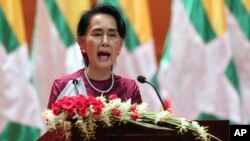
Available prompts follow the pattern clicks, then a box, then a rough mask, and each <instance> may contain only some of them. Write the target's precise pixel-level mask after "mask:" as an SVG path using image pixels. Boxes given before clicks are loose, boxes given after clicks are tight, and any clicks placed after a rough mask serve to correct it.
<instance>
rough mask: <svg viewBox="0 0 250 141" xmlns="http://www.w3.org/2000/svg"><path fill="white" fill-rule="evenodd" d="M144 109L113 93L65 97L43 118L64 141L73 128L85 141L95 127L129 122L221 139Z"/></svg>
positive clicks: (164, 113) (199, 137) (192, 124)
mask: <svg viewBox="0 0 250 141" xmlns="http://www.w3.org/2000/svg"><path fill="white" fill-rule="evenodd" d="M146 107H147V104H146V103H142V104H131V100H127V101H125V102H122V101H121V99H120V98H118V97H117V95H116V94H113V95H111V96H110V97H109V98H108V99H106V98H105V97H104V96H100V97H92V96H84V95H77V96H71V97H68V96H65V97H63V98H62V99H60V100H58V101H57V102H56V103H54V104H53V105H52V107H51V109H47V110H45V111H44V112H43V113H42V116H43V118H44V120H45V122H46V125H47V128H48V129H49V130H53V129H56V128H58V127H60V128H62V129H63V131H64V133H65V138H66V139H70V137H71V129H72V127H73V126H75V127H77V128H78V129H79V130H80V132H81V136H82V137H83V138H84V140H90V139H94V138H95V129H96V128H97V127H98V126H101V127H104V128H106V127H112V126H113V125H114V124H115V123H124V124H126V123H127V122H130V123H133V124H137V125H140V126H146V127H148V128H157V129H163V130H177V131H178V133H180V134H183V133H185V132H187V131H192V132H193V134H194V135H195V137H196V139H197V140H205V141H207V140H210V139H211V138H214V139H216V140H220V139H218V138H216V137H215V136H213V135H211V134H209V133H208V132H207V131H208V128H207V127H203V126H200V125H199V124H198V123H197V122H196V121H189V120H185V119H184V118H176V117H173V116H172V114H171V113H170V112H169V111H167V110H165V111H160V112H158V113H150V112H146ZM72 121H74V122H72ZM159 123H168V124H171V125H174V126H175V128H174V129H172V128H168V127H163V126H160V125H158V124H159Z"/></svg>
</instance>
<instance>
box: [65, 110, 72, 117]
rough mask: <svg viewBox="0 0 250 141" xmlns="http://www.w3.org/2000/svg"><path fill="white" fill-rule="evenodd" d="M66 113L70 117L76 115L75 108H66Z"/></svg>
mask: <svg viewBox="0 0 250 141" xmlns="http://www.w3.org/2000/svg"><path fill="white" fill-rule="evenodd" d="M66 113H67V115H68V116H69V117H72V116H73V115H74V108H70V109H66Z"/></svg>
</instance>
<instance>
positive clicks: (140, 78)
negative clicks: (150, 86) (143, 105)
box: [137, 75, 147, 83]
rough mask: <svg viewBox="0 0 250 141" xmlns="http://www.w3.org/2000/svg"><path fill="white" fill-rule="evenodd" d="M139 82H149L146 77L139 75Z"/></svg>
mask: <svg viewBox="0 0 250 141" xmlns="http://www.w3.org/2000/svg"><path fill="white" fill-rule="evenodd" d="M137 80H138V81H139V82H141V83H145V82H147V81H146V77H144V76H141V75H139V76H138V77H137Z"/></svg>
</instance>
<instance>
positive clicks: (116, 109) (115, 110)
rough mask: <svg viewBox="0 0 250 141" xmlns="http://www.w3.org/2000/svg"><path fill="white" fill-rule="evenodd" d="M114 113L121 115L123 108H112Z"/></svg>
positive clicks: (117, 115) (116, 115) (114, 114)
mask: <svg viewBox="0 0 250 141" xmlns="http://www.w3.org/2000/svg"><path fill="white" fill-rule="evenodd" d="M112 115H113V116H115V117H119V116H120V115H121V110H120V109H118V108H115V109H113V110H112Z"/></svg>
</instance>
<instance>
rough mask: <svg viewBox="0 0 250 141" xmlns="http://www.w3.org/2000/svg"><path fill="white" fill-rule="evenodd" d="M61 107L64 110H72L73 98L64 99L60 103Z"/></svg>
mask: <svg viewBox="0 0 250 141" xmlns="http://www.w3.org/2000/svg"><path fill="white" fill-rule="evenodd" d="M61 107H62V108H63V109H65V110H67V109H73V108H74V98H70V97H68V98H65V99H63V101H62V102H61Z"/></svg>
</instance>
